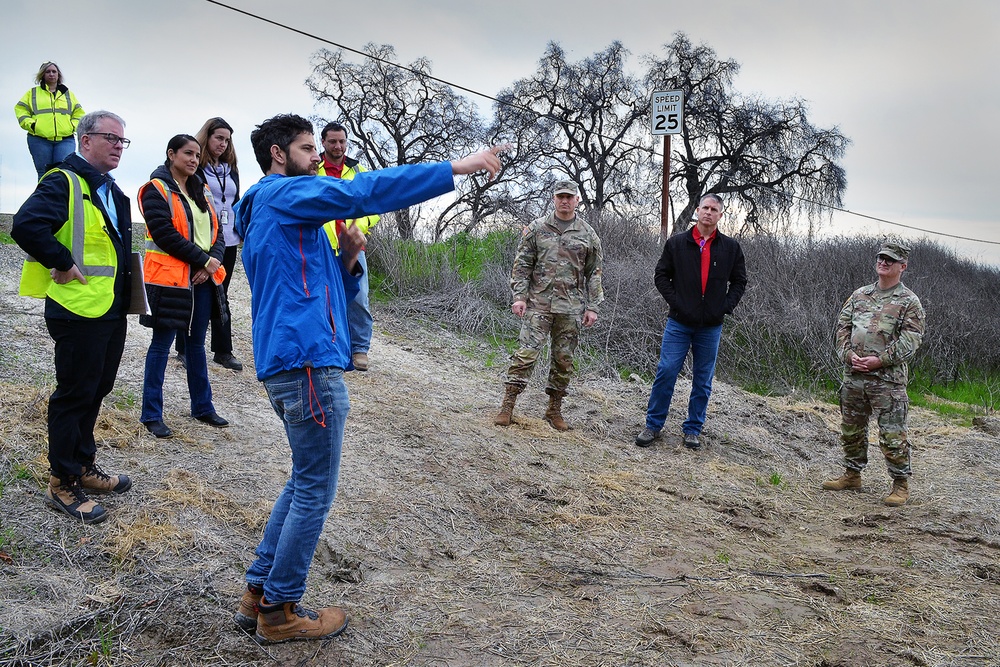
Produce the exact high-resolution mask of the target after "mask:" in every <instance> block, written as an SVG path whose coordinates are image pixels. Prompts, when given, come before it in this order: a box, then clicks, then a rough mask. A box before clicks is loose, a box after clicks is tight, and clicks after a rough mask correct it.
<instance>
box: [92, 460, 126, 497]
mask: <svg viewBox="0 0 1000 667" xmlns="http://www.w3.org/2000/svg"><path fill="white" fill-rule="evenodd" d="M80 486H82V487H83V488H84V489H85V490H87V491H90V492H91V493H125V492H126V491H128V490H129V489H131V488H132V480H131V479H129V476H128V475H110V474H108V473H106V472H104V470H103V469H102V468H101V466H99V465H97V461H91V463H90V464H89V465H88V466H86V468H85V469H84V471H83V475H82V476H81V477H80Z"/></svg>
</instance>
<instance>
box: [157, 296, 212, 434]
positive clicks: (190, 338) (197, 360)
mask: <svg viewBox="0 0 1000 667" xmlns="http://www.w3.org/2000/svg"><path fill="white" fill-rule="evenodd" d="M214 291H215V284H214V283H212V281H207V282H205V283H202V284H201V285H196V286H195V288H194V293H193V295H192V296H193V299H194V314H193V316H192V318H191V335H188V334H187V333H185V332H179V333H178V332H177V331H175V330H174V329H165V328H162V327H153V339H152V340H151V341H150V343H149V350H147V352H146V375H145V377H144V378H143V381H142V412H141V414H140V416H139V421H141V422H142V423H144V424H145V423H147V422H156V421H163V374H164V372H165V371H166V370H167V360H168V359H169V358H170V346H171V345H172V344H173V342H174V335H175V334H178V335H180V336H183V337H184V342H185V347H184V360H185V362H186V363H187V384H188V393H189V394H190V396H191V416H192V417H204V416H205V415H210V414H212V413H213V412H215V407H214V406H213V405H212V385H210V384H209V382H208V361H207V360H206V359H205V332H206V331H208V320H209V318H210V317H211V316H212V299H213V298H214V297H215V294H214Z"/></svg>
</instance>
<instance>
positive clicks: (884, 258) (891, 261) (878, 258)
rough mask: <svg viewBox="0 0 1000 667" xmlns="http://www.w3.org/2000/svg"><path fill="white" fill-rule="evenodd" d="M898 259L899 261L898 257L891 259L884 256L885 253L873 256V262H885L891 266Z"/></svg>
mask: <svg viewBox="0 0 1000 667" xmlns="http://www.w3.org/2000/svg"><path fill="white" fill-rule="evenodd" d="M898 261H899V260H898V259H893V258H891V257H886V256H885V255H879V256H878V257H876V258H875V263H876V264H885V265H886V266H892V265H893V264H895V263H896V262H898Z"/></svg>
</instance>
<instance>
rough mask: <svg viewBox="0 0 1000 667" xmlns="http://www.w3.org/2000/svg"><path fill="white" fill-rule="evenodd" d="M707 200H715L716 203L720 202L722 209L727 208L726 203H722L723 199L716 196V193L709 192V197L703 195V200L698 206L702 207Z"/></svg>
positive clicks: (700, 200) (699, 201)
mask: <svg viewBox="0 0 1000 667" xmlns="http://www.w3.org/2000/svg"><path fill="white" fill-rule="evenodd" d="M706 199H714V200H715V201H717V202H719V208H720V209H725V208H726V202H724V201H722V197H720V196H719V195H717V194H715V193H714V192H709V193H708V194H707V195H702V196H701V199H699V200H698V206H701V203H702V202H703V201H705V200H706Z"/></svg>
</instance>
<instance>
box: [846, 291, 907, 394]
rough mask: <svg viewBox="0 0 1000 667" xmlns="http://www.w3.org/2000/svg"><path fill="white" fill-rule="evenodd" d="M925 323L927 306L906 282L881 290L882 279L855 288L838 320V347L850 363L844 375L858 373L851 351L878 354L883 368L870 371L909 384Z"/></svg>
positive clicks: (887, 380)
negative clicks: (851, 357) (910, 364)
mask: <svg viewBox="0 0 1000 667" xmlns="http://www.w3.org/2000/svg"><path fill="white" fill-rule="evenodd" d="M925 327H926V318H925V315H924V307H923V306H922V305H920V299H918V298H917V295H916V294H914V293H913V292H911V291H910V290H909V288H907V287H906V285H904V284H903V283H899V284H898V285H896V286H895V287H893V288H892V289H890V290H880V289H879V288H878V283H874V284H872V285H866V286H864V287H861V288H859V289H857V290H855V292H854V294H852V295H851V296H850V298H848V299H847V301H846V302H845V303H844V307H843V308H842V309H841V311H840V317H839V318H838V320H837V332H836V349H837V355H838V356H839V357H840V359H841V361H843V362H844V363H845V364H846V367H845V369H844V375H845V376H850V375H855V374H856V373H854V371H852V370H851V365H850V360H849V356H848V354H849V353H850V352H851V351H853V352H854V353H855V354H856V355H858V356H859V357H867V356H870V355H873V354H877V355H878V357H879V359H881V360H882V368H879V369H878V370H876V371H875V372H874V373H870V374H867V375H875V376H877V377H879V378H881V379H882V380H885V381H886V382H892V383H894V384H901V385H904V386H905V385H906V383H907V382H908V381H909V377H908V369H907V362H909V361H910V360H911V359H913V355H915V354H916V352H917V348H918V347H920V341H921V339H922V338H923V336H924V329H925ZM856 375H866V374H864V373H857V374H856Z"/></svg>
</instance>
